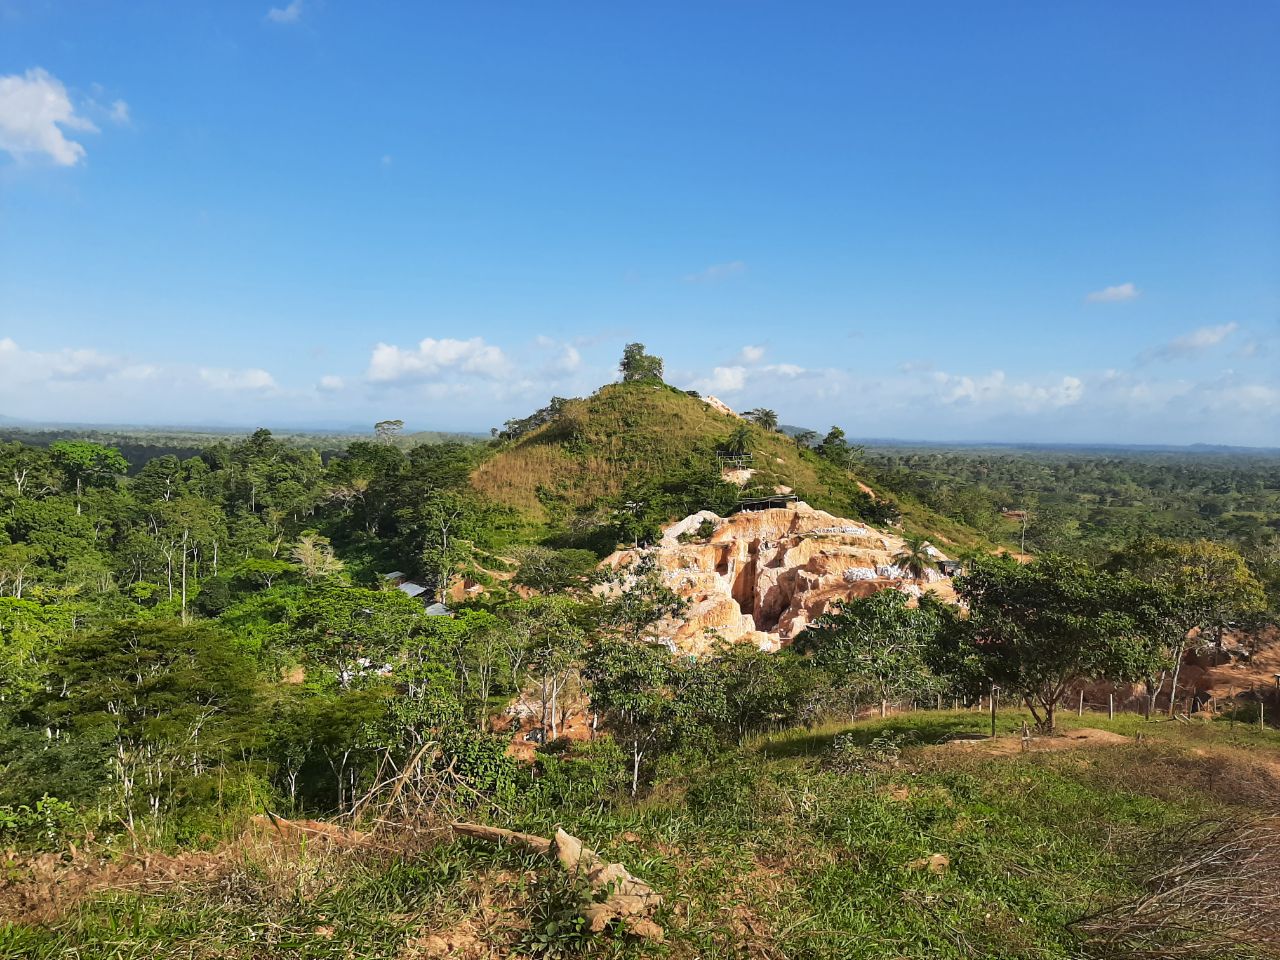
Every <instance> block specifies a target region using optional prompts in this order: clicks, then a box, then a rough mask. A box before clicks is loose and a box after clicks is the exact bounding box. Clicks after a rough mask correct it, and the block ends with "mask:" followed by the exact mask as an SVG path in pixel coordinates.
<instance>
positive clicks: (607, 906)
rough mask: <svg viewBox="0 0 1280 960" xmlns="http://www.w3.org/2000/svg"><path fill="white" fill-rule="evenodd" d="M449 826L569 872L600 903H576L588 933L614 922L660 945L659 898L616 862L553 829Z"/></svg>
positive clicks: (661, 934)
mask: <svg viewBox="0 0 1280 960" xmlns="http://www.w3.org/2000/svg"><path fill="white" fill-rule="evenodd" d="M452 826H453V832H454V833H456V834H458V835H460V836H464V837H471V838H472V839H475V840H484V841H486V842H487V843H496V844H510V845H512V846H516V847H521V848H523V849H525V850H529V851H531V852H533V853H536V854H538V855H539V856H544V857H547V858H548V859H551V860H554V861H556V862H557V863H558V864H560V866H561V867H562V868H563V869H564V870H565V871H566V872H568V873H570V874H576V875H579V876H581V877H583V878H584V879H585V880H586V881H587V885H588V886H589V887H590V889H591V892H592V893H593V894H603V895H604V899H603V900H596V899H595V898H594V897H592V898H591V899H589V900H584V901H583V903H582V905H581V910H580V913H581V915H582V917H583V918H584V919H585V920H586V921H587V926H588V927H589V928H590V930H591V931H592V932H593V933H600V932H601V931H603V930H604V929H605V928H606V927H608V926H609V924H610V923H612V922H614V921H617V922H618V923H620V924H621V925H622V927H623V929H624V930H626V931H627V932H628V933H630V934H632V935H633V936H637V937H641V938H643V939H645V940H655V941H659V942H661V940H662V936H663V931H662V928H661V927H660V926H658V925H657V924H656V923H655V922H654V921H653V915H654V913H656V912H657V910H658V908H659V907H660V906H662V897H661V896H660V895H658V894H657V893H656V892H655V891H654V889H653V888H652V887H651V886H649V884H647V883H645V882H644V881H643V880H641V879H640V878H639V877H634V876H632V875H631V873H630V872H629V871H628V870H627V868H626V867H624V866H623V865H622V864H620V863H609V862H608V861H607V860H605V859H604V858H603V857H601V856H600V855H599V854H598V853H596V852H595V851H594V850H592V849H590V848H589V847H585V846H583V844H582V841H581V840H579V839H578V838H577V837H575V836H573V835H572V834H568V833H565V832H564V831H563V830H560V829H557V830H556V835H555V836H554V837H553V838H551V839H548V838H546V837H539V836H535V835H533V834H531V833H517V832H516V831H514V830H503V829H502V828H501V827H488V826H485V825H484V824H480V823H466V822H464V821H456V822H454V823H453V825H452Z"/></svg>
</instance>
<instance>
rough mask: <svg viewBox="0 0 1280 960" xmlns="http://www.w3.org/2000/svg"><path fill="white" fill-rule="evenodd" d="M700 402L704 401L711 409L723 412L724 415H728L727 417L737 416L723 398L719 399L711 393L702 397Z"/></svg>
mask: <svg viewBox="0 0 1280 960" xmlns="http://www.w3.org/2000/svg"><path fill="white" fill-rule="evenodd" d="M702 402H703V403H705V404H706V405H707V406H708V407H710V408H711V409H712V410H718V411H719V412H720V413H723V414H725V415H726V416H729V417H736V416H738V415H737V414H736V413H734V412H733V409H732V408H731V407H730V406H729V405H728V404H727V403H725V402H724V401H723V400H721V399H719V398H718V397H713V396H711V394H707V395H706V396H705V397H703V398H702Z"/></svg>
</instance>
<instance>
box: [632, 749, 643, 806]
mask: <svg viewBox="0 0 1280 960" xmlns="http://www.w3.org/2000/svg"><path fill="white" fill-rule="evenodd" d="M631 756H632V760H631V796H632V799H634V798H635V795H636V794H637V793H638V792H639V791H640V757H641V752H640V744H639V742H637V743H636V744H635V745H634V746H633V747H632V749H631Z"/></svg>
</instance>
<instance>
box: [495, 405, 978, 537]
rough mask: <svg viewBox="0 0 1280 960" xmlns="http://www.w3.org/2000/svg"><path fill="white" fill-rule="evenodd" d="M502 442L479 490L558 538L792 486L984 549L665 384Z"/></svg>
mask: <svg viewBox="0 0 1280 960" xmlns="http://www.w3.org/2000/svg"><path fill="white" fill-rule="evenodd" d="M504 436H505V438H506V439H504V440H502V441H501V442H500V445H499V446H498V447H497V449H496V450H495V451H494V453H493V454H492V456H490V457H488V458H487V459H485V460H484V461H483V462H482V463H480V465H479V466H478V467H477V469H476V471H475V473H474V474H473V476H472V484H473V486H474V487H475V488H476V489H477V490H478V491H479V492H480V493H481V494H483V495H484V496H485V497H486V498H488V499H491V500H492V501H494V502H496V503H500V504H503V505H505V506H509V507H511V508H513V509H515V510H518V511H520V512H521V513H522V514H524V515H525V516H528V517H530V518H534V519H536V520H537V521H539V522H542V523H545V524H547V525H548V526H549V527H550V528H551V529H553V530H559V531H571V530H575V529H576V530H581V529H583V528H584V527H589V526H590V525H591V524H592V523H596V524H598V523H599V522H600V521H601V519H602V517H604V516H605V513H606V511H609V510H617V509H619V508H621V507H623V506H624V505H625V504H628V503H630V504H644V505H645V506H646V507H647V508H648V510H647V512H648V514H649V516H648V517H647V518H646V520H645V521H644V522H643V524H642V525H643V526H644V527H645V528H646V529H647V530H648V531H650V532H651V531H652V529H653V528H654V526H655V524H657V523H659V522H666V521H668V520H670V519H673V518H675V517H677V516H683V515H687V514H690V513H694V512H696V511H698V510H701V509H713V510H716V509H718V510H720V511H724V510H727V509H728V508H729V507H730V506H731V505H732V504H733V502H734V501H735V500H736V499H737V498H738V496H740V495H742V496H752V495H755V496H767V495H770V494H773V493H774V492H775V491H776V490H778V489H786V490H789V491H792V492H794V493H795V495H796V496H797V497H799V498H800V499H802V500H804V501H806V502H807V503H809V504H810V505H812V506H814V507H817V508H818V509H822V510H826V511H827V512H829V513H833V514H835V515H837V516H844V517H849V518H851V519H865V520H867V521H869V522H872V523H879V524H884V523H886V522H890V521H893V520H896V519H897V518H899V517H900V516H905V518H906V520H907V523H908V526H909V527H911V528H912V529H914V530H915V531H916V532H919V533H925V534H928V535H931V536H934V537H935V538H937V539H938V540H939V542H941V543H947V544H955V545H957V546H958V547H959V548H968V547H972V546H978V545H981V544H983V543H985V541H984V539H983V538H982V537H981V536H980V535H975V533H974V532H973V531H972V530H970V529H967V528H966V527H965V526H964V525H963V524H960V523H956V522H953V521H951V520H948V519H947V518H945V517H942V516H941V515H939V514H937V513H935V512H933V511H931V510H929V509H928V508H926V507H923V506H922V505H920V504H918V503H916V502H915V501H914V500H913V499H911V498H910V497H909V496H908V497H907V498H905V499H906V502H905V503H899V502H898V501H896V500H895V499H894V498H892V497H890V496H887V495H885V494H883V493H881V494H876V493H872V492H868V491H869V490H870V488H869V487H867V486H866V485H865V484H861V483H859V478H858V476H857V473H858V468H857V465H856V463H855V462H854V461H853V460H852V459H851V457H852V454H850V457H849V458H845V459H832V458H826V457H824V456H823V455H822V453H821V451H820V450H819V449H815V448H814V447H812V446H810V445H808V444H806V443H803V442H798V441H797V440H796V439H795V438H792V437H789V436H787V435H785V434H782V433H779V432H777V431H776V430H772V429H766V428H765V427H763V426H760V425H759V424H756V423H752V422H750V421H747V420H744V419H741V418H739V417H735V416H732V415H730V414H726V413H722V412H721V411H719V410H717V409H716V408H715V407H713V406H711V405H709V404H707V403H706V402H704V401H703V400H702V399H701V398H699V397H697V396H693V395H691V394H689V393H686V392H684V391H681V390H677V389H675V388H674V387H670V386H668V385H666V384H664V383H661V382H659V381H654V380H640V381H635V382H622V383H614V384H608V385H606V386H604V387H601V388H600V389H599V390H598V391H597V392H596V393H594V394H593V395H591V396H590V397H587V398H585V399H570V400H562V399H561V400H556V401H554V402H553V404H552V405H551V406H550V407H548V408H546V409H544V410H541V411H538V413H536V414H534V415H533V416H532V417H530V418H528V420H527V421H521V422H516V423H514V424H509V425H508V429H507V431H505V433H504ZM731 451H732V452H742V453H746V454H749V455H750V469H751V471H752V473H751V476H750V478H749V479H746V480H744V486H743V488H742V489H741V490H737V489H732V488H731V485H729V484H725V483H723V482H722V481H721V478H720V475H721V472H722V470H721V463H720V461H719V460H718V459H717V453H729V452H731ZM850 467H852V468H853V469H852V471H851V470H850ZM624 539H625V538H624Z"/></svg>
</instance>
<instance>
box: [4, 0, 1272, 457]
mask: <svg viewBox="0 0 1280 960" xmlns="http://www.w3.org/2000/svg"><path fill="white" fill-rule="evenodd" d="M1278 36H1280V5H1277V4H1275V3H1273V2H1252V3H1250V2H1236V3H1231V4H1226V5H1213V4H1207V3H1203V2H1195V3H1180V2H1168V0H1165V2H1159V3H1140V2H1126V3H1114V2H1099V3H1089V2H1072V3H1065V4H1042V3H1025V2H1009V3H996V2H976V3H965V4H957V3H954V2H939V3H918V4H911V5H902V4H856V3H846V2H841V3H830V4H825V3H823V4H819V3H782V2H763V0H734V2H697V0H686V2H682V3H662V2H646V3H643V4H639V3H635V4H600V3H586V2H583V3H555V2H547V3H537V4H532V3H517V2H511V3H502V4H497V3H485V2H467V3H426V2H423V3H395V4H393V3H380V2H372V0H366V2H361V3H353V2H341V0H274V3H273V0H266V2H256V3H253V2H231V0H217V2H213V0H209V2H195V0H192V2H183V3H172V2H153V3H146V2H138V3H131V4H127V5H126V4H118V3H107V2H74V3H73V2H62V0H40V2H36V0H32V2H26V0H0V414H6V415H9V416H14V417H23V418H39V419H64V420H65V419H72V420H77V421H93V422H111V421H114V422H121V421H127V422H153V423H193V424H194V423H229V424H244V425H253V424H257V423H270V424H281V425H284V424H308V423H309V424H356V423H372V422H373V420H375V419H379V418H383V417H392V416H398V417H402V418H404V419H405V420H406V421H408V422H409V423H410V424H411V425H413V426H417V427H421V428H437V429H440V428H455V429H486V428H487V427H489V426H491V425H494V424H497V423H500V422H501V421H502V420H504V419H506V418H508V417H511V416H518V415H522V414H524V413H526V412H528V411H529V410H531V409H533V408H534V407H536V406H539V405H541V404H542V403H543V402H545V400H546V399H547V398H548V397H549V396H551V395H552V394H559V395H566V396H568V395H581V394H583V393H586V392H589V391H590V390H591V389H593V388H594V387H595V386H597V385H599V384H600V383H602V382H605V381H607V380H609V379H612V378H613V377H614V376H615V375H616V374H615V369H614V367H615V364H616V361H617V358H618V356H619V354H620V353H621V349H622V346H623V344H624V343H625V342H627V341H629V340H641V341H643V342H645V343H646V344H648V345H649V347H650V349H651V350H652V351H653V352H656V353H659V354H660V355H662V356H663V357H664V358H665V359H666V363H667V379H668V380H670V381H671V382H673V383H676V384H678V385H680V386H684V387H691V388H696V389H699V390H702V391H704V392H709V393H713V394H715V395H717V396H719V397H721V398H722V399H723V400H725V401H726V402H728V403H729V404H730V405H732V406H734V407H735V408H750V407H755V406H770V407H773V408H775V409H776V410H777V411H778V413H779V414H780V416H781V419H782V420H783V421H784V422H789V423H798V424H805V425H811V426H814V427H819V428H822V427H826V426H827V425H829V424H832V423H839V424H841V425H843V426H845V428H846V429H847V430H848V431H849V432H850V433H851V434H853V435H856V436H863V437H867V436H870V437H890V436H893V437H911V438H922V439H936V440H977V439H981V440H1047V441H1121V442H1197V441H1200V442H1224V443H1244V444H1258V445H1275V444H1278V443H1280V374H1278V373H1277V370H1280V55H1278V54H1277V37H1278Z"/></svg>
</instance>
